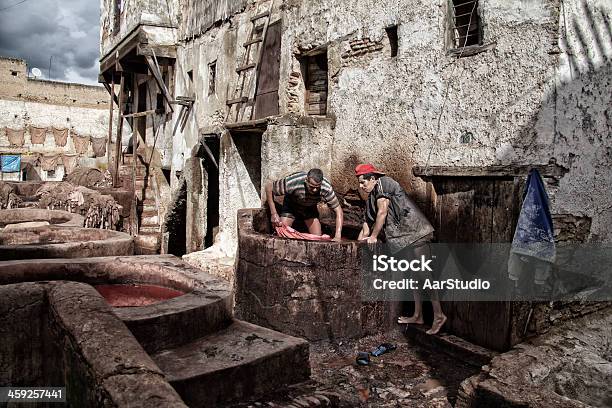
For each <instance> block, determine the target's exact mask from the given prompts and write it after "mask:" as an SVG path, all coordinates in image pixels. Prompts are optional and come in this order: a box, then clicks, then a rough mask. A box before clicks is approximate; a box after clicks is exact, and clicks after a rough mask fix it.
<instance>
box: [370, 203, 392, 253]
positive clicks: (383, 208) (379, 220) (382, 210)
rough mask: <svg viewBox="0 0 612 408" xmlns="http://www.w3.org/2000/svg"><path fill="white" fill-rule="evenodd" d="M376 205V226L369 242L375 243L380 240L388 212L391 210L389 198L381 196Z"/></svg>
mask: <svg viewBox="0 0 612 408" xmlns="http://www.w3.org/2000/svg"><path fill="white" fill-rule="evenodd" d="M376 205H377V206H378V212H377V213H376V222H375V223H374V227H372V233H371V234H370V236H369V237H368V243H375V242H376V241H377V240H378V234H380V231H382V228H383V226H384V225H385V220H386V219H387V213H388V212H389V199H388V198H385V197H381V198H379V199H378V200H376Z"/></svg>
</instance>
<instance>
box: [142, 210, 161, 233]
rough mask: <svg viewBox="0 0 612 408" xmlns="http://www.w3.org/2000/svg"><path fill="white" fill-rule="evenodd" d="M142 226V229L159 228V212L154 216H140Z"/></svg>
mask: <svg viewBox="0 0 612 408" xmlns="http://www.w3.org/2000/svg"><path fill="white" fill-rule="evenodd" d="M140 226H141V231H142V227H159V217H158V216H157V211H156V212H155V214H154V215H145V214H144V213H143V214H142V215H141V216H140Z"/></svg>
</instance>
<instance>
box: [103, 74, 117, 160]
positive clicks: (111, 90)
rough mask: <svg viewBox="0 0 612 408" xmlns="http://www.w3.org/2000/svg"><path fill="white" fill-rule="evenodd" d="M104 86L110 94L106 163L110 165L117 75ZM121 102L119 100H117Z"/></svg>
mask: <svg viewBox="0 0 612 408" xmlns="http://www.w3.org/2000/svg"><path fill="white" fill-rule="evenodd" d="M104 86H105V87H106V90H107V91H108V93H109V94H110V95H109V96H110V97H109V102H108V109H109V113H108V115H109V119H108V141H107V142H106V165H107V166H110V163H111V152H110V150H111V144H112V138H113V111H114V110H115V109H114V108H115V106H114V101H115V98H116V96H115V76H114V75H113V77H112V78H111V85H110V86H109V85H108V83H106V82H104ZM117 102H119V101H117Z"/></svg>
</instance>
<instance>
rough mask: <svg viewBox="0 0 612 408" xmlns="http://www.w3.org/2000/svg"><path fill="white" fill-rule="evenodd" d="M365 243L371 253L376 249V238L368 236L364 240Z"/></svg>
mask: <svg viewBox="0 0 612 408" xmlns="http://www.w3.org/2000/svg"><path fill="white" fill-rule="evenodd" d="M365 241H366V243H367V244H368V247H369V248H370V250H372V251H373V250H375V249H376V243H377V242H378V238H376V237H373V236H369V237H367V238H366V239H365Z"/></svg>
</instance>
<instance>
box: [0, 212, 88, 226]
mask: <svg viewBox="0 0 612 408" xmlns="http://www.w3.org/2000/svg"><path fill="white" fill-rule="evenodd" d="M33 221H47V222H48V223H49V224H52V225H55V226H58V227H82V226H83V225H85V218H84V217H83V216H82V215H79V214H75V213H70V212H68V211H59V210H43V209H38V208H12V209H7V210H0V226H5V227H6V226H7V225H11V224H18V223H23V222H33Z"/></svg>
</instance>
